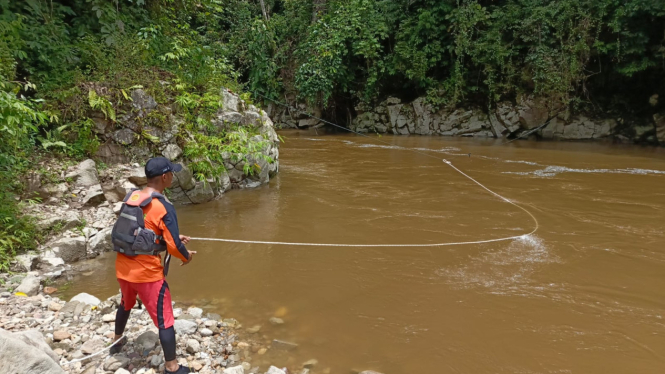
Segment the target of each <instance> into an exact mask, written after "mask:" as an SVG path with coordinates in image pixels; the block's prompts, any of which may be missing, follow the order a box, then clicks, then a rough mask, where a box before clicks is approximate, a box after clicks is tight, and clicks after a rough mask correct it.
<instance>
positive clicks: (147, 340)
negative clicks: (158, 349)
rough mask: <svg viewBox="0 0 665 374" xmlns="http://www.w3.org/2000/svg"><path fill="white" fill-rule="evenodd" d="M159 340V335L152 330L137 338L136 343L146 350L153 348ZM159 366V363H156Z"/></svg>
mask: <svg viewBox="0 0 665 374" xmlns="http://www.w3.org/2000/svg"><path fill="white" fill-rule="evenodd" d="M158 342H159V336H158V335H157V334H155V333H154V332H152V331H146V332H144V333H143V334H141V335H139V337H138V338H136V341H135V344H136V345H138V346H139V347H141V348H142V349H144V350H152V349H153V348H155V346H156V345H157V343H158ZM156 366H159V365H156Z"/></svg>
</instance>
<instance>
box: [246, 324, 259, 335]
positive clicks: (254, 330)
mask: <svg viewBox="0 0 665 374" xmlns="http://www.w3.org/2000/svg"><path fill="white" fill-rule="evenodd" d="M259 331H261V326H260V325H256V326H252V327H248V328H247V332H248V333H250V334H256V333H258V332H259Z"/></svg>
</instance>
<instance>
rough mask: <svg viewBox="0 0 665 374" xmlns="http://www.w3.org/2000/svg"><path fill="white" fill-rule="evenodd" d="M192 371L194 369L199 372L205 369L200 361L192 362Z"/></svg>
mask: <svg viewBox="0 0 665 374" xmlns="http://www.w3.org/2000/svg"><path fill="white" fill-rule="evenodd" d="M192 369H194V370H195V371H199V370H201V369H203V365H201V363H200V362H198V361H192Z"/></svg>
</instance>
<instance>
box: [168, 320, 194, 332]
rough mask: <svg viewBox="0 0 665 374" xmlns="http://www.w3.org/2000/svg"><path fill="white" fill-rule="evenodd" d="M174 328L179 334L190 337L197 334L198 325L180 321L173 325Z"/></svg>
mask: <svg viewBox="0 0 665 374" xmlns="http://www.w3.org/2000/svg"><path fill="white" fill-rule="evenodd" d="M173 328H174V329H175V332H176V333H178V334H183V335H190V334H193V333H195V332H196V329H197V328H198V325H197V324H196V322H193V321H189V320H183V319H178V320H176V321H175V323H174V324H173Z"/></svg>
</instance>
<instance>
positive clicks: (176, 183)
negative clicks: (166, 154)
mask: <svg viewBox="0 0 665 374" xmlns="http://www.w3.org/2000/svg"><path fill="white" fill-rule="evenodd" d="M174 177H175V178H173V184H172V185H171V187H172V188H177V187H180V188H182V189H183V190H185V191H189V190H191V189H192V188H194V187H196V180H194V173H193V172H192V170H191V169H190V168H188V167H187V166H186V165H183V166H182V170H180V171H179V172H177V173H174Z"/></svg>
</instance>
